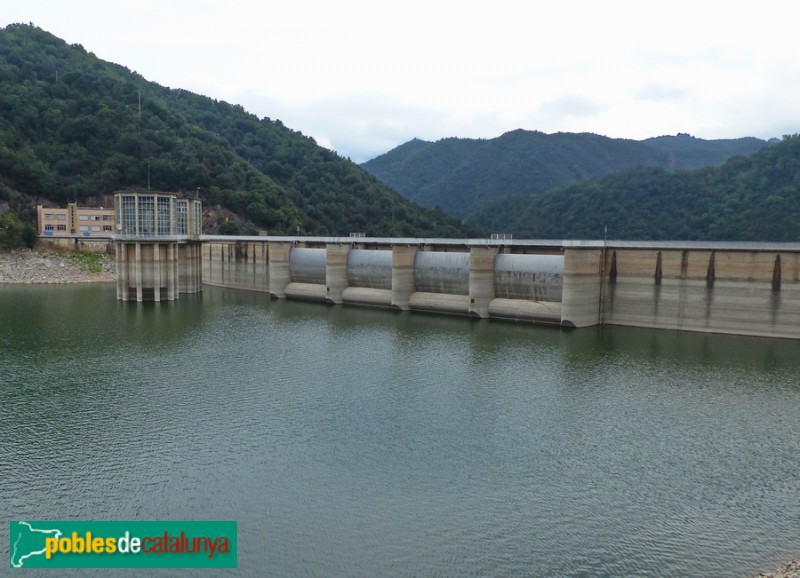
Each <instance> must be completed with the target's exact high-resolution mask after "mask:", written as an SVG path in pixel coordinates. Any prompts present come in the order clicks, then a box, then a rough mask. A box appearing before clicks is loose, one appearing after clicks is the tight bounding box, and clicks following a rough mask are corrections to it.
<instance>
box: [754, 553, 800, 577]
mask: <svg viewBox="0 0 800 578" xmlns="http://www.w3.org/2000/svg"><path fill="white" fill-rule="evenodd" d="M756 578H800V558H798V559H797V560H792V561H791V562H789V563H788V564H786V566H783V567H782V568H779V569H778V570H773V571H772V572H762V573H761V574H759V575H758V576H757V577H756Z"/></svg>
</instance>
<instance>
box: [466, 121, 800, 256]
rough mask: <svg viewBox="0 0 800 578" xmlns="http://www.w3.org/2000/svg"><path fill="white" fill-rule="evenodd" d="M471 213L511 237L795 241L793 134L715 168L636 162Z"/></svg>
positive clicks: (797, 191)
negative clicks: (674, 167) (676, 167)
mask: <svg viewBox="0 0 800 578" xmlns="http://www.w3.org/2000/svg"><path fill="white" fill-rule="evenodd" d="M470 220H471V221H472V222H474V223H475V224H476V225H478V226H480V227H482V228H483V229H484V230H488V231H495V232H504V233H513V234H514V235H515V237H516V238H535V239H601V238H603V237H604V235H605V234H606V231H607V234H608V238H609V239H617V240H704V241H705V240H707V241H782V242H797V241H800V225H798V223H800V136H798V135H790V136H785V137H784V138H783V140H781V141H780V142H776V143H775V144H770V145H769V146H767V147H764V148H762V149H761V150H760V151H758V152H757V153H754V154H752V155H750V156H736V157H732V158H730V159H728V160H727V161H726V162H725V163H723V164H722V165H720V166H718V167H706V168H703V169H698V170H694V171H674V172H670V171H667V170H665V169H663V168H660V167H637V168H634V169H629V170H627V171H623V172H619V173H614V174H611V175H607V176H605V177H602V178H598V179H591V180H586V181H580V182H576V183H572V184H570V185H567V186H565V187H562V188H558V189H552V190H549V191H545V192H541V193H535V194H532V195H526V196H507V197H502V198H499V199H497V200H496V201H494V202H493V203H491V204H489V205H487V206H486V207H484V208H482V209H481V210H479V211H477V212H475V213H473V214H472V216H471V217H470Z"/></svg>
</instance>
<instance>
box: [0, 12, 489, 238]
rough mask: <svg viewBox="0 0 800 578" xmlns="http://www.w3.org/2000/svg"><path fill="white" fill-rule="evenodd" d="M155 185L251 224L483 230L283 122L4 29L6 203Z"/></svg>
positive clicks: (413, 231) (413, 232) (1, 84)
mask: <svg viewBox="0 0 800 578" xmlns="http://www.w3.org/2000/svg"><path fill="white" fill-rule="evenodd" d="M148 183H150V185H151V186H152V188H153V190H161V191H173V192H175V191H188V192H191V193H195V194H199V195H200V198H201V199H202V200H203V202H204V205H205V206H206V207H210V208H213V207H216V206H217V205H219V206H220V207H221V209H222V210H223V211H224V210H225V209H228V210H230V211H233V212H234V213H236V214H238V215H239V216H241V217H242V218H243V219H242V222H243V223H245V224H246V229H250V231H255V229H256V228H260V229H266V230H268V231H269V232H270V233H272V234H284V233H294V232H295V231H296V228H297V227H298V226H299V227H300V228H301V230H302V232H303V233H304V234H313V235H348V234H349V233H350V232H364V233H366V234H368V235H381V236H442V237H461V236H471V235H474V234H475V233H476V232H475V231H474V230H471V229H469V228H468V227H465V226H463V225H462V224H461V223H459V222H458V221H457V220H455V219H453V218H451V217H448V216H447V215H445V214H444V213H442V212H441V211H432V210H430V209H426V208H423V207H421V206H419V205H417V204H415V203H413V202H409V201H408V200H407V199H405V198H403V197H402V196H400V195H398V194H397V193H396V192H394V191H392V190H391V189H389V188H388V187H387V186H386V185H384V184H383V183H381V182H379V181H378V180H377V179H376V178H375V177H373V176H371V175H369V174H368V173H367V172H366V171H364V170H363V169H361V168H360V167H359V166H358V165H356V164H354V163H352V162H350V161H349V160H347V159H344V158H342V157H340V156H338V155H337V154H336V153H334V152H332V151H329V150H327V149H324V148H322V147H320V146H318V145H317V144H316V143H315V142H314V140H313V139H311V138H309V137H306V136H303V135H302V134H300V133H299V132H296V131H293V130H291V129H289V128H287V127H285V126H284V125H283V124H282V123H281V121H279V120H271V119H269V118H263V119H259V118H257V117H256V116H254V115H252V114H249V113H247V112H246V111H245V110H244V109H243V108H242V107H241V106H235V105H231V104H228V103H226V102H220V101H217V100H213V99H211V98H207V97H205V96H200V95H197V94H193V93H190V92H187V91H185V90H180V89H170V88H165V87H163V86H160V85H158V84H156V83H153V82H148V81H146V80H145V79H144V78H143V77H141V76H140V75H138V74H136V73H134V72H131V71H130V70H128V69H127V68H125V67H123V66H119V65H116V64H112V63H108V62H105V61H103V60H100V59H99V58H97V57H96V56H95V55H93V54H92V53H89V52H87V51H86V50H85V49H84V48H83V47H82V46H80V45H71V46H70V45H67V44H66V43H65V42H64V41H62V40H60V39H58V38H56V37H55V36H53V35H52V34H49V33H48V32H45V31H43V30H41V29H39V28H36V27H34V26H33V25H22V24H12V25H10V26H7V27H6V28H4V29H0V202H6V204H8V205H9V206H10V207H11V208H12V209H16V210H17V212H19V211H20V210H21V209H24V208H25V207H26V206H27V207H30V206H31V205H32V204H33V202H35V201H36V200H40V199H46V200H50V201H53V202H59V203H64V202H66V201H78V202H81V201H85V200H87V199H89V198H91V197H96V196H98V195H103V194H108V193H110V192H113V191H116V190H120V189H126V188H130V187H136V188H139V189H144V188H145V187H147V185H148ZM22 212H24V211H22ZM212 225H213V223H212ZM212 230H213V229H212ZM250 231H243V232H250Z"/></svg>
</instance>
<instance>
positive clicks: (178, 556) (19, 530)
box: [8, 521, 237, 568]
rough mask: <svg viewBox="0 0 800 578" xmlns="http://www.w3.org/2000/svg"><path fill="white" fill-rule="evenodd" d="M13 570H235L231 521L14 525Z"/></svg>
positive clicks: (234, 535)
mask: <svg viewBox="0 0 800 578" xmlns="http://www.w3.org/2000/svg"><path fill="white" fill-rule="evenodd" d="M9 542H10V543H9V550H8V551H9V558H10V563H11V568H236V566H237V548H236V545H237V527H236V522H235V521H162V522H155V521H128V522H122V521H113V522H100V521H96V522H89V521H80V522H79V521H60V522H59V521H55V522H48V521H25V522H23V521H15V522H11V523H10V528H9Z"/></svg>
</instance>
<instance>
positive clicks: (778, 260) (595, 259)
mask: <svg viewBox="0 0 800 578" xmlns="http://www.w3.org/2000/svg"><path fill="white" fill-rule="evenodd" d="M200 241H201V245H202V254H201V261H202V277H203V283H206V284H211V285H218V286H222V287H230V288H238V289H246V290H255V291H263V292H268V293H270V294H271V295H272V296H273V297H275V298H279V299H283V298H287V299H303V300H311V301H319V302H326V303H331V304H345V305H360V306H371V307H383V308H391V309H396V310H403V311H405V310H411V311H420V312H435V313H446V314H455V315H464V316H471V317H476V318H490V319H505V320H513V321H519V322H528V323H544V324H554V325H560V326H563V327H571V328H572V327H589V326H594V325H603V324H607V325H628V326H639V327H653V328H663V329H676V330H690V331H705V332H714V333H732V334H742V335H757V336H768V337H784V338H794V339H797V338H800V244H796V243H771V244H766V243H701V242H695V243H691V242H680V243H678V242H627V241H614V242H605V241H512V240H487V239H471V240H455V239H410V238H397V239H385V238H363V237H343V238H339V237H221V236H201V237H200Z"/></svg>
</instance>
